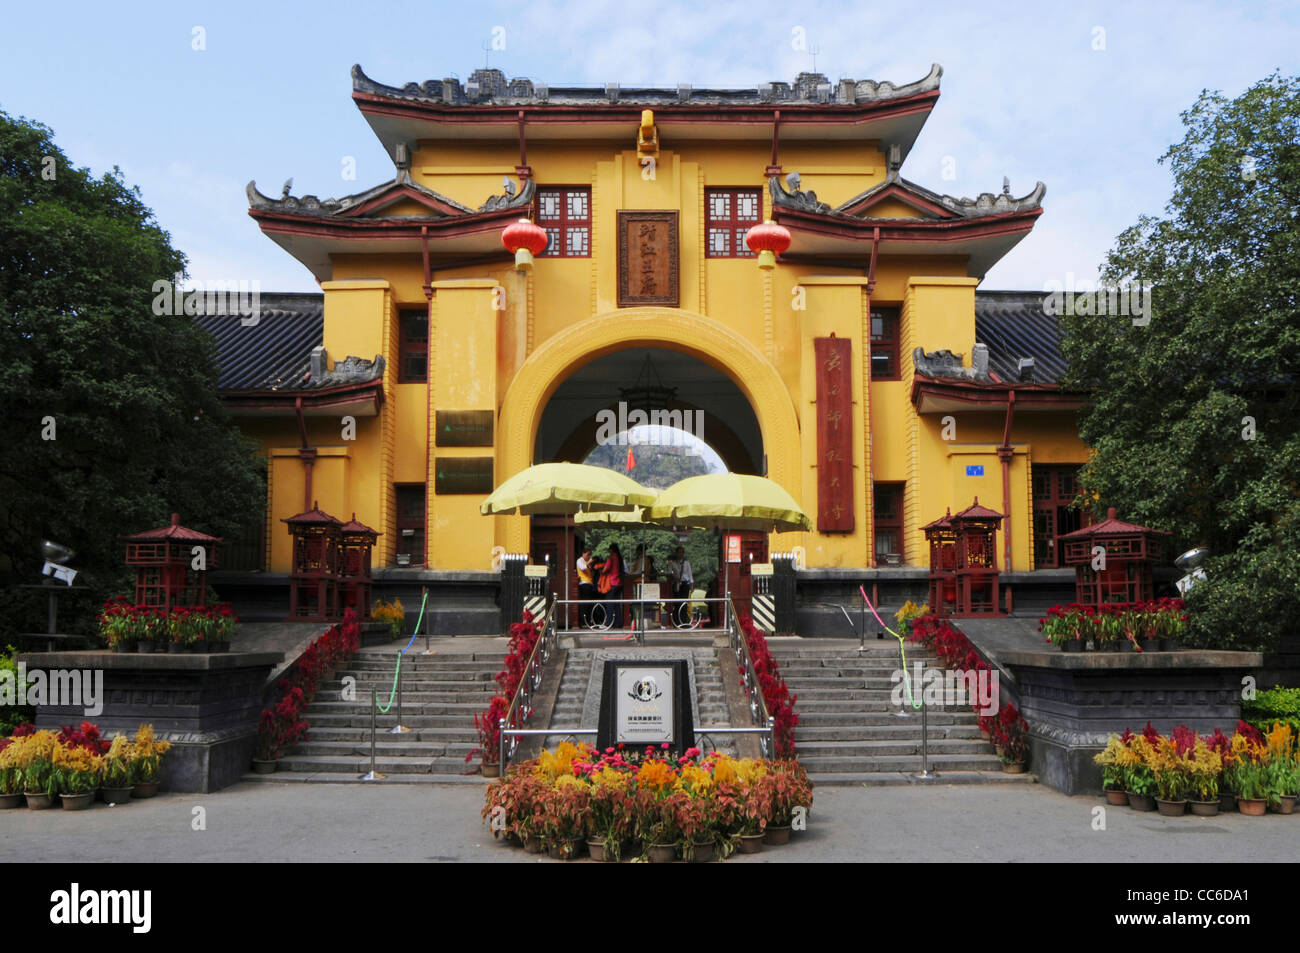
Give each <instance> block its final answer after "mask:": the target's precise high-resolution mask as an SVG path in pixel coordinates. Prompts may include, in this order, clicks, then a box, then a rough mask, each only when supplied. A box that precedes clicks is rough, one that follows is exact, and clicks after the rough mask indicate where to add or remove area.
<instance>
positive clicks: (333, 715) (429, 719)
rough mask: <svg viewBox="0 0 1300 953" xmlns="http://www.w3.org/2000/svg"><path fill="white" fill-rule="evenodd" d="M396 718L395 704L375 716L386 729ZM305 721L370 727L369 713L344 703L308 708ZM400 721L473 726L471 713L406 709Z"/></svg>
mask: <svg viewBox="0 0 1300 953" xmlns="http://www.w3.org/2000/svg"><path fill="white" fill-rule="evenodd" d="M312 704H313V705H314V704H315V703H314V702H313V703H312ZM476 710H477V709H476ZM396 718H397V708H396V706H394V708H393V710H392V711H390V712H389V713H388V714H386V715H385V714H383V713H382V712H381V713H379V714H378V716H377V718H376V723H377V724H378V726H379V730H380V731H387V730H388V729H389V728H391V727H392V726H393V722H394V721H395V720H396ZM307 721H308V722H309V723H310V724H311V726H312V727H313V728H316V727H331V728H345V727H352V728H365V729H366V730H369V729H370V713H369V712H367V711H365V710H363V709H358V708H357V707H356V706H355V705H353V706H351V708H349V706H346V705H344V706H339V708H338V709H337V710H335V711H331V712H325V713H322V712H314V711H312V710H311V709H310V708H309V709H308V714H307ZM402 721H403V722H404V723H405V724H406V726H407V727H408V728H465V727H467V726H468V727H469V728H470V729H471V730H472V729H473V726H474V716H473V715H470V716H469V717H468V718H467V717H465V715H464V714H454V715H426V714H422V713H419V712H414V711H408V710H403V711H402Z"/></svg>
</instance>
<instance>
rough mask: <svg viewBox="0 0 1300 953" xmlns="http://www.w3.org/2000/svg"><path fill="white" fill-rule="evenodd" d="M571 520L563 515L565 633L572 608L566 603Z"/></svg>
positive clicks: (567, 515) (571, 552) (570, 558)
mask: <svg viewBox="0 0 1300 953" xmlns="http://www.w3.org/2000/svg"><path fill="white" fill-rule="evenodd" d="M572 519H573V518H572V517H571V516H569V514H568V513H565V514H564V552H565V556H564V595H563V596H562V597H561V598H563V599H565V600H566V601H565V602H564V604H563V605H564V628H565V630H566V631H567V630H568V628H569V610H570V609H571V608H572V606H570V605H569V603H568V601H567V600H568V598H569V564H570V563H572V562H573V530H572V528H571V527H570V525H569V524H570V523H571V522H572Z"/></svg>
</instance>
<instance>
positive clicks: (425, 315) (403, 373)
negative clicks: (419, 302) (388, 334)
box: [397, 307, 429, 384]
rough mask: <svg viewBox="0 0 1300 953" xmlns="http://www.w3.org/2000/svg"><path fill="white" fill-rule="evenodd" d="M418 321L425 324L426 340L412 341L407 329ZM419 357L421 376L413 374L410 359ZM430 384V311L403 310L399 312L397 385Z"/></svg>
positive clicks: (422, 309) (425, 309)
mask: <svg viewBox="0 0 1300 953" xmlns="http://www.w3.org/2000/svg"><path fill="white" fill-rule="evenodd" d="M416 321H423V322H424V340H423V341H412V340H411V339H410V337H409V336H408V335H407V330H406V329H407V327H408V326H409V325H410V324H411V323H413V322H416ZM417 355H418V356H419V358H420V360H419V364H418V366H419V369H420V370H419V376H418V377H416V376H415V375H414V374H412V373H411V369H410V367H409V366H408V365H409V362H408V360H407V358H408V357H416V356H417ZM428 382H429V309H428V308H427V307H424V308H402V309H401V310H399V311H398V312H397V383H399V384H427V383H428Z"/></svg>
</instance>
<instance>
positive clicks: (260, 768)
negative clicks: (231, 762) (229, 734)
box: [253, 758, 280, 774]
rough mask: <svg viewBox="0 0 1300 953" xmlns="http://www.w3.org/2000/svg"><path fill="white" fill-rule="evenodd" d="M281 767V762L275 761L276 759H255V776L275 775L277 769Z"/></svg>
mask: <svg viewBox="0 0 1300 953" xmlns="http://www.w3.org/2000/svg"><path fill="white" fill-rule="evenodd" d="M279 765H280V762H279V761H277V760H275V759H274V758H254V759H253V773H254V774H275V770H276V768H277V767H279Z"/></svg>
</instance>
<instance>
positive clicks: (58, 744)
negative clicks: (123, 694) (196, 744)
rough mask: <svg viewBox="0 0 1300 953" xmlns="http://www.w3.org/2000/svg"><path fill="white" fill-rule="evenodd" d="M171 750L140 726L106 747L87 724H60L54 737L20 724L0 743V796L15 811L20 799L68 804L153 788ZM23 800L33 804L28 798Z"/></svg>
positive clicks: (94, 727) (150, 728)
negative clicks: (98, 793)
mask: <svg viewBox="0 0 1300 953" xmlns="http://www.w3.org/2000/svg"><path fill="white" fill-rule="evenodd" d="M170 749H171V743H170V742H167V741H158V740H156V739H155V738H154V733H153V726H152V725H141V726H140V727H139V729H138V730H137V731H136V733H135V737H134V738H128V737H127V736H125V735H123V734H121V733H120V732H119V733H118V734H117V735H116V736H115V737H114V738H113V741H112V742H111V743H110V742H108V741H106V740H105V739H104V738H103V737H102V735H101V734H100V731H99V726H98V725H95V724H93V723H92V722H89V721H83V722H82V723H81V724H80V725H79V726H77V727H75V728H74V727H70V726H66V725H65V726H64V727H63V729H62V730H61V731H59V732H58V733H55V732H53V731H50V730H48V729H46V730H41V731H37V730H36V727H35V726H34V725H31V724H25V725H20V726H19V727H18V728H16V729H15V730H14V733H13V735H11V736H10V737H8V738H4V739H0V798H4V799H6V800H5V803H4V806H6V807H15V806H17V803H16V801H15V798H16V797H17V796H19V795H30V796H34V797H38V798H39V797H44V798H48V799H51V800H52V799H55V798H58V797H59V796H63V797H64V798H65V800H67V799H70V798H76V797H77V796H84V795H93V794H94V793H95V792H96V791H98V790H99V789H100V788H101V787H103V788H105V789H110V790H130V789H132V788H136V789H141V788H142V787H143V786H146V785H148V786H155V785H156V784H157V782H158V773H159V771H160V770H161V767H162V757H163V755H164V754H166V753H167V752H168V751H169V750H170ZM148 793H152V790H150V791H149V792H148ZM141 796H143V795H141ZM83 800H86V801H88V800H89V799H85V798H83ZM28 802H29V804H30V805H32V806H35V803H34V802H33V801H32V797H29V798H28ZM46 806H49V805H48V804H47V805H46Z"/></svg>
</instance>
